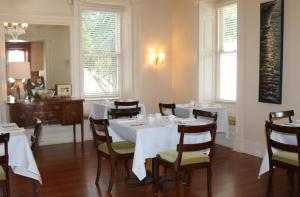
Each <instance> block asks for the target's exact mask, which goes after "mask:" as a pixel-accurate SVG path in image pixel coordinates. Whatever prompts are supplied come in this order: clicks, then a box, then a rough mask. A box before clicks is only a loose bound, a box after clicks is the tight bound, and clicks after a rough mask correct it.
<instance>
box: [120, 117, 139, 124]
mask: <svg viewBox="0 0 300 197" xmlns="http://www.w3.org/2000/svg"><path fill="white" fill-rule="evenodd" d="M136 121H137V119H136V118H130V119H128V118H126V119H118V120H116V122H117V123H121V124H122V123H133V122H136Z"/></svg>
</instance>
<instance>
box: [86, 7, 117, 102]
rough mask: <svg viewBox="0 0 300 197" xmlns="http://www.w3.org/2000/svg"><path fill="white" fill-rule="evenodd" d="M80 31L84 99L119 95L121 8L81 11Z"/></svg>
mask: <svg viewBox="0 0 300 197" xmlns="http://www.w3.org/2000/svg"><path fill="white" fill-rule="evenodd" d="M81 30H82V32H81V40H82V47H81V50H82V51H81V54H82V56H83V58H82V59H83V60H82V61H83V68H84V96H85V98H94V99H97V98H100V99H101V98H119V97H120V96H121V84H120V82H121V79H120V78H121V74H120V70H121V66H122V65H121V11H110V10H100V11H97V10H83V11H82V15H81Z"/></svg>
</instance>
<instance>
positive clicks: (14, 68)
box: [8, 62, 31, 79]
mask: <svg viewBox="0 0 300 197" xmlns="http://www.w3.org/2000/svg"><path fill="white" fill-rule="evenodd" d="M8 77H11V78H14V79H28V78H31V74H30V64H29V62H10V63H9V64H8Z"/></svg>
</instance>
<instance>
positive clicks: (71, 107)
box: [63, 102, 83, 125]
mask: <svg viewBox="0 0 300 197" xmlns="http://www.w3.org/2000/svg"><path fill="white" fill-rule="evenodd" d="M82 119H83V110H82V102H81V103H80V102H74V103H66V104H64V106H63V124H64V125H68V124H77V123H81V122H82Z"/></svg>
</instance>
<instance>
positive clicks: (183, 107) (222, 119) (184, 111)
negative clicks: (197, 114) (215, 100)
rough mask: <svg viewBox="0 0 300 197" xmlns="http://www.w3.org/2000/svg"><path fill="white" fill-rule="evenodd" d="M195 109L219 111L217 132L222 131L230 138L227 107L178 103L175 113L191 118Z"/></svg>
mask: <svg viewBox="0 0 300 197" xmlns="http://www.w3.org/2000/svg"><path fill="white" fill-rule="evenodd" d="M193 109H199V110H203V111H209V112H217V114H218V119H217V127H218V128H217V132H222V133H225V134H226V137H227V138H229V132H228V115H227V109H226V108H225V107H222V106H221V105H215V106H207V107H204V106H202V107H190V106H188V105H187V104H177V105H176V109H175V114H176V116H178V117H182V118H191V117H193Z"/></svg>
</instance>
